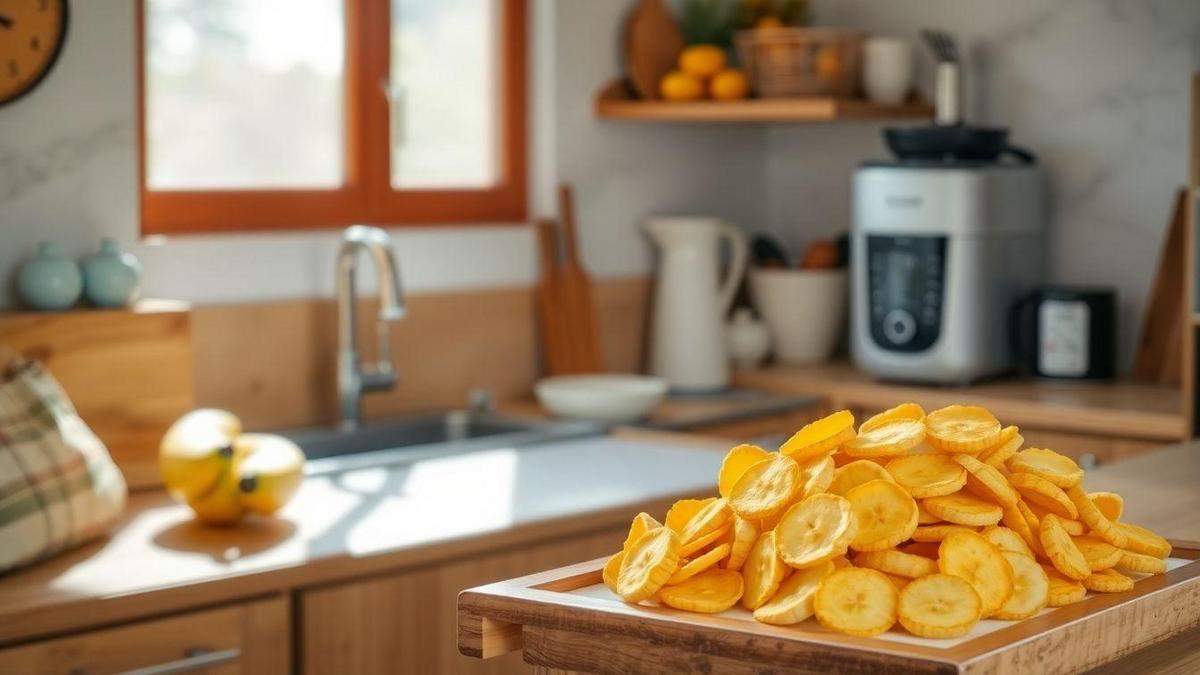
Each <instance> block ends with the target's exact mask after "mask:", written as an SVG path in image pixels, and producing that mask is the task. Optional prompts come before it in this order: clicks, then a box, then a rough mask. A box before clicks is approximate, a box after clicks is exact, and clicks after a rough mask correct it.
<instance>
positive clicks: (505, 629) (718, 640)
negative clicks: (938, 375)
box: [458, 542, 1200, 673]
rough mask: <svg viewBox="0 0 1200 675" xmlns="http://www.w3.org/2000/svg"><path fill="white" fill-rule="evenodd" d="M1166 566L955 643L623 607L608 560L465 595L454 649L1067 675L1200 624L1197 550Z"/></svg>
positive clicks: (547, 660) (594, 662)
mask: <svg viewBox="0 0 1200 675" xmlns="http://www.w3.org/2000/svg"><path fill="white" fill-rule="evenodd" d="M1172 544H1173V545H1174V546H1175V550H1174V551H1173V552H1172V554H1171V558H1170V559H1169V561H1168V563H1169V564H1168V571H1167V573H1166V574H1164V575H1161V576H1148V577H1145V578H1142V579H1139V580H1138V581H1137V583H1136V584H1135V585H1134V588H1133V590H1132V591H1129V592H1127V593H1110V594H1101V593H1092V594H1089V595H1088V597H1087V598H1086V599H1085V600H1083V601H1082V602H1079V603H1076V604H1074V605H1070V606H1067V607H1061V608H1057V609H1047V610H1045V611H1043V613H1041V614H1039V615H1038V616H1035V617H1032V618H1030V619H1026V620H1024V621H1016V622H1011V621H981V622H980V623H979V625H978V626H976V628H975V629H974V630H973V631H972V632H971V633H969V634H967V635H965V636H963V637H961V638H956V639H950V640H929V639H924V638H917V637H915V636H912V635H910V634H908V633H907V632H905V631H904V630H903V629H902V628H900V627H899V626H897V627H896V628H894V629H892V630H891V631H889V632H888V633H885V634H884V635H881V636H878V637H874V638H862V637H854V636H849V635H842V634H840V633H834V632H831V631H828V630H826V629H824V628H822V627H821V626H820V625H819V624H818V623H817V622H816V621H815V620H814V619H809V620H808V621H805V622H803V623H801V624H798V625H796V626H788V627H777V626H769V625H766V624H761V623H758V622H756V621H754V620H753V618H751V617H750V614H749V612H746V611H745V610H743V609H741V608H740V607H737V608H734V609H731V610H729V611H727V612H725V613H723V614H715V615H710V614H693V613H689V612H681V611H678V610H675V609H671V608H669V607H663V606H650V605H629V604H627V603H624V602H621V600H620V599H619V598H617V597H616V596H615V595H613V594H612V593H611V592H609V591H608V589H607V588H605V587H604V585H603V583H602V582H601V577H600V573H601V569H602V568H603V566H604V562H605V559H599V560H593V561H590V562H586V563H581V564H578V565H573V566H570V567H563V568H560V569H556V570H551V571H549V572H542V573H540V574H534V575H531V576H527V577H522V578H519V579H513V580H510V581H502V582H499V583H495V584H490V585H488V586H481V587H479V588H473V589H470V590H466V591H463V592H462V593H461V594H460V595H459V598H458V648H459V651H460V652H462V653H463V654H465V655H467V656H473V657H477V658H485V659H486V658H491V657H493V656H499V655H501V654H506V653H508V652H512V651H516V650H518V649H524V650H525V660H526V661H527V662H529V663H531V664H535V665H537V666H541V667H543V668H552V669H562V670H574V671H585V672H596V673H630V672H638V673H687V672H701V673H710V672H721V673H761V672H763V671H764V670H767V671H770V672H820V673H830V672H844V671H863V670H869V671H873V672H876V671H885V672H904V673H1068V672H1076V671H1079V670H1084V669H1088V668H1093V667H1096V666H1099V665H1102V664H1105V663H1108V662H1110V661H1113V660H1114V659H1117V658H1119V657H1122V656H1124V655H1127V654H1130V653H1132V652H1135V651H1138V650H1141V649H1144V648H1145V647H1148V646H1150V645H1152V644H1154V643H1156V642H1159V641H1162V640H1165V639H1167V638H1169V637H1171V636H1172V635H1175V634H1178V633H1180V632H1183V631H1184V630H1187V629H1189V628H1191V627H1195V626H1200V560H1198V559H1200V543H1193V542H1172Z"/></svg>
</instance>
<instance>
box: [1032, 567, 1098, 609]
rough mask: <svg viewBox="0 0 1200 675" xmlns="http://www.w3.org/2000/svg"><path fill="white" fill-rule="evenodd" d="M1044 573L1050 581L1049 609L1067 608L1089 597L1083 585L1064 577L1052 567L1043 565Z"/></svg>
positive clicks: (1047, 603)
mask: <svg viewBox="0 0 1200 675" xmlns="http://www.w3.org/2000/svg"><path fill="white" fill-rule="evenodd" d="M1042 571H1044V572H1045V573H1046V578H1047V579H1049V580H1050V597H1049V598H1048V599H1047V601H1046V606H1047V607H1065V606H1066V605H1073V604H1075V603H1077V602H1079V601H1081V600H1083V599H1084V598H1086V597H1087V589H1086V588H1084V587H1083V584H1081V583H1079V582H1078V581H1075V580H1074V579H1068V578H1067V577H1065V576H1063V574H1062V572H1059V571H1058V570H1057V569H1055V568H1054V567H1053V566H1052V565H1042ZM1088 576H1091V575H1088Z"/></svg>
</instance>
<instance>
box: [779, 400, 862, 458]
mask: <svg viewBox="0 0 1200 675" xmlns="http://www.w3.org/2000/svg"><path fill="white" fill-rule="evenodd" d="M852 440H854V415H853V414H852V413H851V412H850V411H849V410H842V411H839V412H835V413H833V414H832V415H828V416H826V417H822V418H821V419H819V420H817V421H815V422H811V423H809V424H807V425H805V426H804V428H803V429H801V430H800V431H797V432H796V433H795V435H793V436H792V437H791V438H789V439H788V440H787V441H786V442H785V443H784V444H783V445H781V446H779V452H780V454H783V455H788V456H790V457H792V458H793V459H795V460H796V461H797V462H803V461H805V460H807V459H811V458H814V457H820V456H821V455H825V454H828V453H830V452H832V451H833V450H835V449H837V448H838V447H840V446H842V445H844V444H846V443H849V442H850V441H852Z"/></svg>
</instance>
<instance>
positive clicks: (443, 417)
mask: <svg viewBox="0 0 1200 675" xmlns="http://www.w3.org/2000/svg"><path fill="white" fill-rule="evenodd" d="M602 430H603V428H602V427H601V426H600V425H597V424H593V423H589V422H547V421H538V420H524V419H514V418H507V417H503V416H499V415H495V414H492V413H486V412H483V413H480V412H470V411H466V410H452V411H449V412H443V413H427V414H422V415H413V416H409V417H401V418H395V419H389V420H380V421H376V422H366V423H364V424H362V425H360V426H359V427H358V428H357V429H351V430H343V429H337V428H330V427H321V428H311V429H297V430H291V431H284V432H281V433H282V435H283V436H286V437H287V438H290V439H291V440H293V441H295V442H296V444H297V445H299V446H300V447H301V448H303V449H304V454H305V455H306V456H307V457H308V459H309V461H308V464H307V466H306V467H305V473H307V474H309V475H318V474H326V473H336V472H339V471H346V470H350V469H358V468H364V467H371V466H381V465H386V464H396V463H403V462H411V461H415V460H417V459H422V458H425V457H431V456H442V455H450V454H461V453H466V452H474V451H478V450H489V449H493V448H504V447H515V446H521V445H530V444H533V443H542V442H546V441H553V440H561V439H567V438H579V437H583V436H591V435H595V434H598V433H601V431H602Z"/></svg>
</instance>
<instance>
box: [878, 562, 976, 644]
mask: <svg viewBox="0 0 1200 675" xmlns="http://www.w3.org/2000/svg"><path fill="white" fill-rule="evenodd" d="M982 610H983V603H982V601H981V600H980V598H979V593H977V592H976V591H975V588H974V587H973V586H972V585H971V584H970V583H969V582H967V581H966V580H964V579H962V578H960V577H957V576H952V575H949V574H931V575H929V576H925V577H921V578H920V579H917V580H915V581H912V582H911V583H909V584H908V585H906V586H905V587H904V590H903V591H901V592H900V602H899V615H900V625H901V626H904V629H905V630H907V631H908V632H910V633H912V634H913V635H918V636H920V637H926V638H949V637H957V636H959V635H964V634H966V633H967V632H968V631H970V630H971V628H972V627H973V626H974V625H975V624H976V623H978V622H979V618H980V617H981V616H982Z"/></svg>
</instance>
